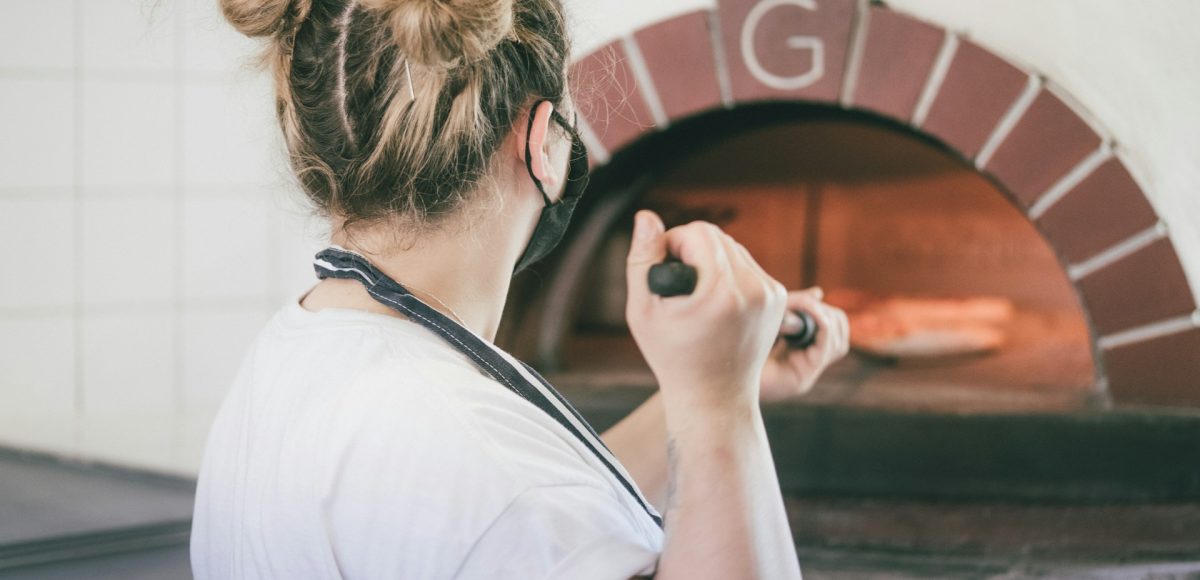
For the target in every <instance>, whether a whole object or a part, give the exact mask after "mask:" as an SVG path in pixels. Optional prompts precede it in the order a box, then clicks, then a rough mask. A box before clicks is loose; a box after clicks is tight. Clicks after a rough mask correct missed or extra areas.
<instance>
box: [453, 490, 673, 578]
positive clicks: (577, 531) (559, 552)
mask: <svg viewBox="0 0 1200 580" xmlns="http://www.w3.org/2000/svg"><path fill="white" fill-rule="evenodd" d="M629 518H630V515H629V514H628V513H627V511H626V509H625V507H624V506H623V505H622V504H621V503H620V502H619V500H618V499H617V498H615V497H613V494H612V492H611V491H609V490H607V489H602V488H599V487H594V486H590V485H552V486H539V487H531V488H528V489H526V490H525V491H523V492H521V493H520V494H518V495H517V496H516V497H515V498H514V499H513V501H512V502H511V503H510V504H509V505H508V506H507V507H506V508H505V509H504V511H503V512H501V514H500V515H499V516H498V517H497V518H496V519H495V520H494V521H492V523H491V525H489V526H488V527H487V528H486V529H485V530H484V531H483V532H482V533H481V534H480V536H479V537H478V539H477V540H476V542H475V544H474V545H473V546H472V547H471V549H470V551H469V552H468V553H467V556H466V558H465V559H464V561H463V564H462V567H461V568H460V569H459V572H458V574H457V575H455V578H456V579H458V580H475V579H484V578H487V579H500V580H503V579H508V578H514V579H515V578H520V579H522V580H541V579H547V580H549V579H558V578H569V579H572V580H627V579H629V578H631V577H634V576H639V575H650V574H653V573H654V571H655V569H656V568H657V564H658V556H659V554H658V552H657V550H656V548H655V547H654V546H652V545H651V544H650V543H649V542H648V541H647V540H646V539H645V537H644V535H643V534H642V533H641V531H639V529H638V528H637V526H636V524H634V522H632V521H630V519H629Z"/></svg>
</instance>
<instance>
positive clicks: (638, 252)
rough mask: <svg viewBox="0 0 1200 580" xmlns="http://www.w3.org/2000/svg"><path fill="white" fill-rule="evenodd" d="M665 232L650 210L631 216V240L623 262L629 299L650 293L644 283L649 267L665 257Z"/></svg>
mask: <svg viewBox="0 0 1200 580" xmlns="http://www.w3.org/2000/svg"><path fill="white" fill-rule="evenodd" d="M665 231H666V227H665V226H663V222H662V219H661V218H659V217H658V214H656V213H654V212H652V211H650V210H645V209H644V210H641V211H639V212H637V214H636V215H634V216H633V239H632V240H630V243H629V257H628V258H626V260H625V279H626V282H627V283H628V285H629V296H630V298H633V297H635V296H642V295H643V294H646V293H648V292H649V291H650V289H649V288H648V287H647V282H646V276H647V274H648V272H649V271H650V266H653V265H655V264H657V263H659V262H661V261H663V260H664V259H666V257H667V238H666V236H665V235H663V234H664V233H665Z"/></svg>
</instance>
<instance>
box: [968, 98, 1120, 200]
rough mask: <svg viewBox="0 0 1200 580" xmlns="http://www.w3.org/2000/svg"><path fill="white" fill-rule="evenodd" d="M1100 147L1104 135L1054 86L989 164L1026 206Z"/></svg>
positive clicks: (1030, 110) (1030, 109)
mask: <svg viewBox="0 0 1200 580" xmlns="http://www.w3.org/2000/svg"><path fill="white" fill-rule="evenodd" d="M1099 146H1100V136H1099V135H1097V134H1096V133H1095V131H1092V129H1091V127H1089V126H1088V124H1087V123H1085V122H1084V121H1083V119H1080V118H1079V116H1078V115H1076V114H1075V112H1074V111H1072V110H1071V108H1070V107H1068V106H1067V105H1066V104H1065V103H1063V102H1062V101H1061V100H1059V98H1058V97H1056V96H1054V95H1053V94H1051V93H1050V92H1049V91H1042V92H1041V93H1039V94H1038V96H1037V98H1035V99H1034V100H1033V103H1032V104H1031V105H1030V106H1029V109H1028V110H1027V111H1026V112H1025V114H1024V115H1022V116H1021V120H1020V121H1018V122H1017V124H1016V126H1014V127H1013V129H1012V132H1010V133H1009V134H1008V137H1006V138H1005V139H1004V142H1003V143H1001V144H1000V147H999V148H998V149H997V150H996V153H995V155H993V156H992V158H991V160H989V161H988V163H987V167H985V168H984V169H986V170H987V171H989V172H991V173H992V174H993V175H995V176H996V177H997V178H998V179H999V180H1000V182H1001V183H1003V184H1004V186H1005V188H1006V189H1008V190H1009V191H1010V192H1012V194H1013V195H1015V196H1016V198H1017V200H1018V201H1020V202H1021V203H1023V204H1025V205H1026V206H1029V205H1031V204H1032V203H1033V202H1035V201H1037V199H1038V198H1039V197H1041V195H1042V194H1043V193H1045V192H1046V190H1047V189H1049V188H1050V186H1051V185H1054V183H1055V182H1056V181H1058V180H1059V179H1060V178H1062V176H1064V175H1066V174H1067V172H1069V171H1070V170H1071V169H1072V168H1073V167H1075V165H1077V164H1078V163H1079V162H1080V161H1082V160H1083V158H1084V157H1087V155H1088V154H1089V153H1092V152H1093V151H1095V150H1096V148H1098V147H1099Z"/></svg>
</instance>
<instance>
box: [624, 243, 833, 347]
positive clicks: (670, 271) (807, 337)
mask: <svg viewBox="0 0 1200 580" xmlns="http://www.w3.org/2000/svg"><path fill="white" fill-rule="evenodd" d="M646 283H647V284H648V285H649V286H650V291H651V292H653V293H655V294H657V295H659V296H662V297H664V298H669V297H671V296H686V295H688V294H691V293H692V291H693V290H695V289H696V269H695V268H693V267H691V266H689V265H687V264H684V263H683V262H680V261H679V260H676V259H673V258H668V259H667V260H666V261H664V262H661V263H658V264H655V265H653V266H650V272H649V274H647V276H646ZM794 314H795V315H796V317H797V318H798V319H799V323H798V324H797V325H796V326H797V327H798V328H799V330H797V331H796V332H793V333H789V334H785V335H783V339H784V340H785V341H787V344H788V348H791V349H796V350H799V349H805V348H808V347H810V346H812V344H813V343H814V342H816V340H817V330H818V329H817V321H816V320H813V317H812V316H811V315H810V314H809V313H807V312H803V311H799V312H795V313H794Z"/></svg>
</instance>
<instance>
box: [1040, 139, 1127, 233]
mask: <svg viewBox="0 0 1200 580" xmlns="http://www.w3.org/2000/svg"><path fill="white" fill-rule="evenodd" d="M1112 157H1113V150H1112V147H1111V146H1110V145H1109V144H1108V143H1101V144H1100V147H1098V148H1097V149H1096V150H1095V151H1093V152H1091V153H1090V154H1088V156H1087V157H1084V158H1083V160H1082V161H1080V162H1079V163H1077V164H1075V167H1073V168H1071V170H1070V171H1068V172H1067V173H1066V174H1065V175H1063V176H1062V177H1060V178H1059V179H1058V181H1056V182H1054V185H1051V186H1050V188H1049V189H1047V190H1046V193H1043V194H1042V195H1041V197H1039V198H1038V199H1037V201H1035V202H1033V205H1030V206H1029V212H1028V214H1029V219H1031V220H1034V221H1037V220H1038V219H1041V217H1042V216H1043V215H1045V214H1046V212H1047V211H1049V210H1050V208H1052V207H1054V204H1056V203H1058V202H1059V200H1061V199H1062V198H1064V197H1066V195H1067V194H1068V193H1070V192H1071V191H1072V190H1074V189H1075V187H1077V186H1078V185H1079V184H1080V183H1082V182H1083V180H1085V179H1087V178H1088V176H1090V175H1091V174H1092V173H1095V172H1096V169H1098V168H1099V167H1100V166H1101V165H1103V164H1104V163H1105V162H1106V161H1108V160H1109V159H1112Z"/></svg>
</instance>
